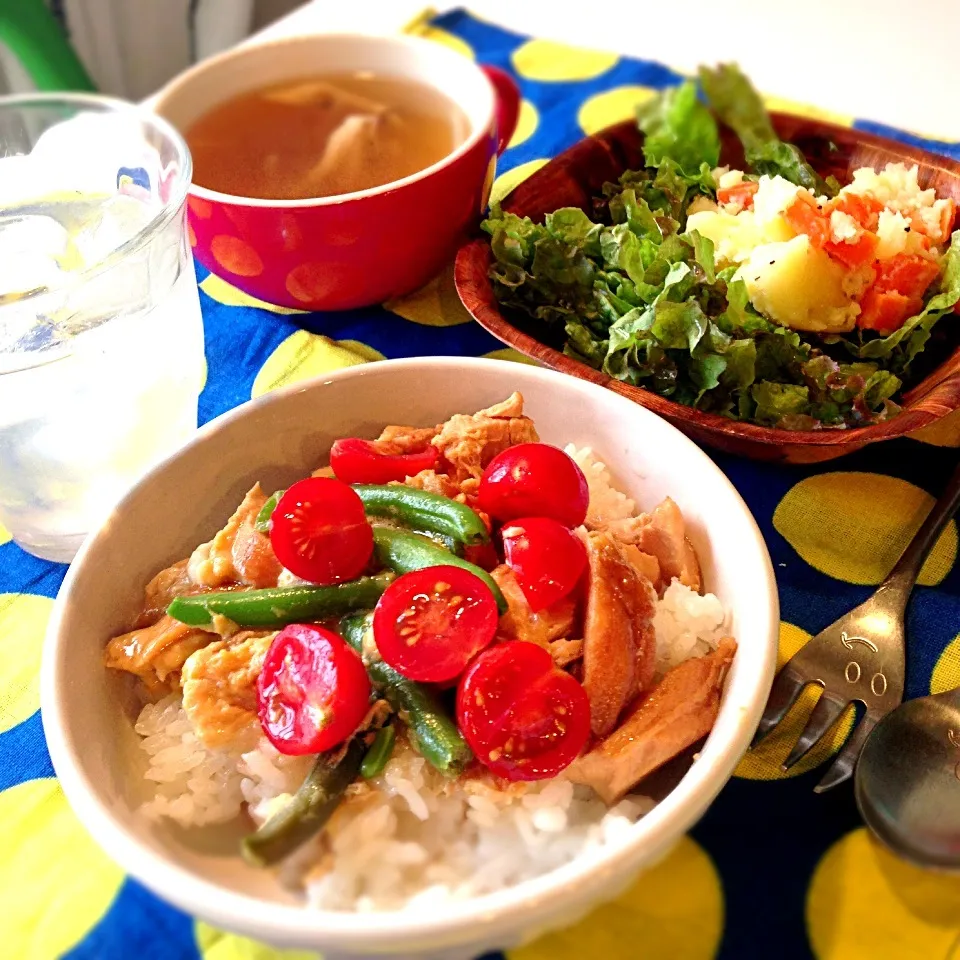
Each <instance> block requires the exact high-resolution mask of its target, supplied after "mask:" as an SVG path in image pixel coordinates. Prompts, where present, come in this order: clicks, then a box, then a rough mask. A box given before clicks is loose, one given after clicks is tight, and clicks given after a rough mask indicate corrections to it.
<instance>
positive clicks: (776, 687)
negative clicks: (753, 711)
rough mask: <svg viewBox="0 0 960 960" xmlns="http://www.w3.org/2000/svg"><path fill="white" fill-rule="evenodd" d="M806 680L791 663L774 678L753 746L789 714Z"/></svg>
mask: <svg viewBox="0 0 960 960" xmlns="http://www.w3.org/2000/svg"><path fill="white" fill-rule="evenodd" d="M806 683H807V681H806V680H804V679H803V678H802V677H801V676H800V675H799V674H798V673H797V672H796V671H795V670H794V669H793V667H791V666H790V665H789V664H787V665H786V666H785V667H784V668H783V669H782V670H781V671H780V672H779V673H778V674H777V676H776V677H775V678H774V681H773V688H772V689H771V690H770V699H769V700H767V706H766V708H765V709H764V711H763V716H762V717H761V718H760V724H759V726H758V727H757V732H756V734H755V735H754V738H753V743H752V744H751V746H753V747H755V746H757V744H758V743H760V741H761V740H763V739H764V737H766V736H767V734H769V733H770V731H771V730H773V728H774V727H775V726H776V725H777V724H778V723H779V722H780V721H781V720H782V719H783V718H784V717H785V716H786V715H787V711H788V710H789V709H790V708H791V707H792V706H793V705H794V704H795V703H796V702H797V697H799V696H800V691H801V690H803V688H804V687H805V686H806Z"/></svg>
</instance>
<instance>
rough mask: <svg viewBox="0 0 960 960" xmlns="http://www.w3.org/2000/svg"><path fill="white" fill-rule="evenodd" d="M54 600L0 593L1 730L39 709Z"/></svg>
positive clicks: (19, 721)
mask: <svg viewBox="0 0 960 960" xmlns="http://www.w3.org/2000/svg"><path fill="white" fill-rule="evenodd" d="M52 609H53V601H52V600H51V599H50V598H49V597H38V596H35V595H33V594H31V593H0V733H3V732H4V731H5V730H9V729H11V728H12V727H15V726H16V725H17V724H18V723H23V721H24V720H26V719H27V717H29V716H32V715H33V714H34V713H36V712H37V711H38V710H39V709H40V650H41V648H42V647H43V635H44V632H45V631H46V629H47V620H49V619H50V611H51V610H52Z"/></svg>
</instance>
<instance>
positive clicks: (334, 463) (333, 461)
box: [330, 437, 439, 483]
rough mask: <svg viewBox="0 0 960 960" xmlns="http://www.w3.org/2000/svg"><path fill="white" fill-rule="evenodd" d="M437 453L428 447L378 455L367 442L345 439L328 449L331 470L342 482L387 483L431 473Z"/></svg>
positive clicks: (355, 438)
mask: <svg viewBox="0 0 960 960" xmlns="http://www.w3.org/2000/svg"><path fill="white" fill-rule="evenodd" d="M438 457H439V453H438V451H437V449H436V448H435V447H427V449H426V450H423V451H422V452H420V453H400V454H395V455H388V454H385V453H380V452H379V451H378V450H377V448H376V447H375V446H374V445H373V444H372V443H371V442H370V441H369V440H360V439H358V438H357V437H347V438H346V439H343V440H336V441H334V444H333V446H332V447H331V448H330V467H331V469H332V470H333V472H334V475H335V476H336V477H337V479H338V480H342V481H343V482H344V483H389V482H390V481H391V480H400V481H403V480H406V478H407V477H413V476H416V474H418V473H419V472H420V471H421V470H432V469H433V468H434V467H435V466H436V465H437V459H438Z"/></svg>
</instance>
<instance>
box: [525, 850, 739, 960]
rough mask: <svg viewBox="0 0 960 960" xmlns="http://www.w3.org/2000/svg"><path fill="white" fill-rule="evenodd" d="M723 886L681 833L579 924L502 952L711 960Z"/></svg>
mask: <svg viewBox="0 0 960 960" xmlns="http://www.w3.org/2000/svg"><path fill="white" fill-rule="evenodd" d="M723 912H724V907H723V885H722V883H721V881H720V876H719V874H718V873H717V870H716V867H714V865H713V861H712V860H711V859H710V857H709V855H708V854H707V852H706V851H705V850H704V849H703V848H702V847H701V846H700V845H699V844H698V843H696V842H695V841H694V840H691V839H690V838H689V837H684V838H683V839H682V840H681V841H680V842H679V843H678V844H677V846H676V847H675V848H674V850H673V851H672V852H671V853H670V855H669V856H668V857H666V859H664V860H663V861H661V862H660V863H659V864H657V865H656V866H654V867H652V868H651V869H650V870H648V871H646V872H645V873H643V874H641V875H640V877H639V879H638V880H637V881H636V883H634V884H633V886H632V887H630V889H629V890H627V892H626V893H624V894H622V895H621V896H619V897H617V899H615V900H613V901H611V902H610V903H607V904H604V905H603V906H601V907H598V908H597V909H596V910H594V911H593V913H591V914H590V915H589V916H588V917H586V918H585V919H584V920H582V921H581V922H580V923H578V924H576V925H574V926H572V927H570V928H568V929H566V930H561V931H558V932H557V933H550V934H547V935H546V936H545V937H541V938H540V939H539V940H536V941H535V942H533V943H531V944H530V945H529V946H525V947H520V948H518V949H516V950H510V951H508V952H507V958H508V960H584V958H585V957H598V958H601V957H602V958H603V960H666V958H669V960H711V958H713V957H714V956H716V953H717V950H718V949H719V947H720V937H721V934H722V931H723Z"/></svg>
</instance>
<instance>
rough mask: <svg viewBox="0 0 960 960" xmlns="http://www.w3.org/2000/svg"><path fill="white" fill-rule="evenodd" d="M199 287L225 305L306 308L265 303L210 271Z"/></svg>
mask: <svg viewBox="0 0 960 960" xmlns="http://www.w3.org/2000/svg"><path fill="white" fill-rule="evenodd" d="M200 289H201V290H202V291H203V292H204V293H205V294H206V295H207V296H208V297H209V298H210V299H211V300H216V301H217V303H222V304H223V305H224V306H227V307H256V308H257V309H258V310H269V311H270V312H271V313H282V314H285V315H286V314H291V313H306V312H307V311H306V310H297V309H295V308H294V307H280V306H277V304H275V303H267V302H266V301H265V300H258V299H257V298H256V297H251V296H250V294H249V293H244V292H243V291H242V290H240V289H239V288H238V287H235V286H234V285H233V284H232V283H227V281H226V280H224V279H223V277H218V276H217V275H216V274H215V273H211V274H210V275H209V276H208V277H207V278H206V279H205V280H203V281H202V282H201V284H200Z"/></svg>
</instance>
